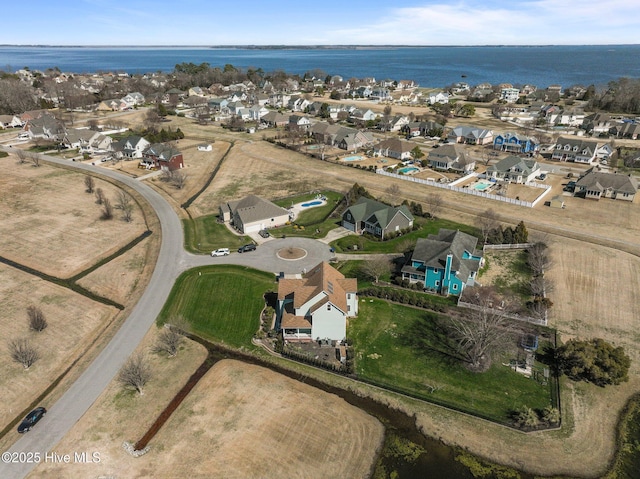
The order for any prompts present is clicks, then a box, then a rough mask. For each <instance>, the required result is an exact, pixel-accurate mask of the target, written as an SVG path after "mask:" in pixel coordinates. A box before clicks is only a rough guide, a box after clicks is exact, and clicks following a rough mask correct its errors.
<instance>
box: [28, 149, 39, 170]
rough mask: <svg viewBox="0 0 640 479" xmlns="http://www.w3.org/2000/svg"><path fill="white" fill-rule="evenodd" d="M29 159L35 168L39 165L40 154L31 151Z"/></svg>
mask: <svg viewBox="0 0 640 479" xmlns="http://www.w3.org/2000/svg"><path fill="white" fill-rule="evenodd" d="M29 159H30V160H31V163H32V164H33V166H35V167H36V168H37V167H38V166H40V155H39V154H38V153H35V152H33V153H31V154H30V155H29Z"/></svg>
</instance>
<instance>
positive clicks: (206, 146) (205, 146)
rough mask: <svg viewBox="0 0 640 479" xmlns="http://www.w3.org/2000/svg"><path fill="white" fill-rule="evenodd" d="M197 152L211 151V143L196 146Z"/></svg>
mask: <svg viewBox="0 0 640 479" xmlns="http://www.w3.org/2000/svg"><path fill="white" fill-rule="evenodd" d="M197 149H198V151H212V150H213V147H212V146H211V143H201V144H199V145H198V146H197Z"/></svg>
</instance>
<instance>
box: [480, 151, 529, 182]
mask: <svg viewBox="0 0 640 479" xmlns="http://www.w3.org/2000/svg"><path fill="white" fill-rule="evenodd" d="M539 174H540V165H539V164H538V162H537V161H535V160H530V159H524V158H520V157H519V156H508V157H506V158H504V159H503V160H500V161H499V162H498V163H496V164H495V165H491V166H489V167H488V168H487V177H489V178H495V179H497V180H504V181H509V182H512V183H529V182H530V181H533V179H534V178H535V177H536V176H538V175H539Z"/></svg>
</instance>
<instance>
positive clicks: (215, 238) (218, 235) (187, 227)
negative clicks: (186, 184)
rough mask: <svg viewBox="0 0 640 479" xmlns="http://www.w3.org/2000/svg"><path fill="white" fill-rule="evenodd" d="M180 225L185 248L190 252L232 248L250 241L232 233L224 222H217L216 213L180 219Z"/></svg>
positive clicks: (246, 237) (207, 251) (208, 251)
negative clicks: (182, 230)
mask: <svg viewBox="0 0 640 479" xmlns="http://www.w3.org/2000/svg"><path fill="white" fill-rule="evenodd" d="M182 225H183V228H184V243H185V249H186V250H187V251H190V252H191V253H211V251H213V250H214V249H218V248H229V249H231V250H234V249H237V248H239V247H240V246H242V245H244V244H247V243H250V242H251V238H249V237H248V236H238V235H234V234H233V233H232V232H231V231H229V230H228V229H227V227H226V226H225V225H224V224H222V223H218V216H217V215H209V216H200V217H199V218H195V219H193V220H191V219H187V220H182Z"/></svg>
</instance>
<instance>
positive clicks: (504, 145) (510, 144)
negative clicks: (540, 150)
mask: <svg viewBox="0 0 640 479" xmlns="http://www.w3.org/2000/svg"><path fill="white" fill-rule="evenodd" d="M537 146H538V140H536V139H535V138H532V137H529V136H525V135H521V134H519V133H514V132H510V131H508V132H506V133H503V134H500V135H496V137H495V138H494V139H493V149H494V150H500V151H507V152H509V153H533V152H534V151H535V150H536V147H537Z"/></svg>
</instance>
